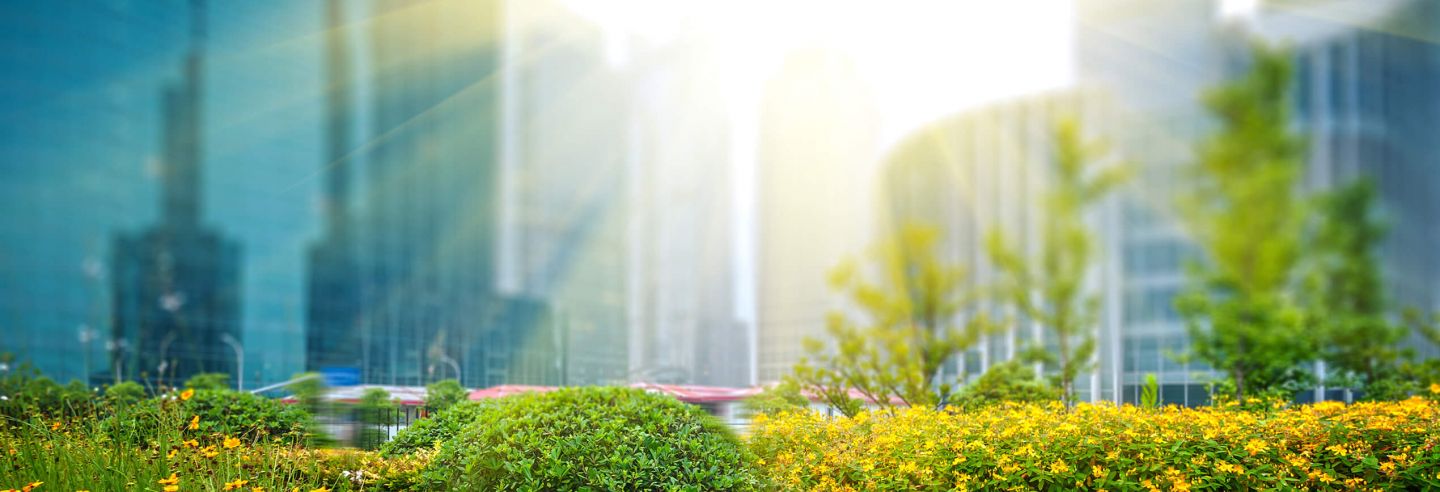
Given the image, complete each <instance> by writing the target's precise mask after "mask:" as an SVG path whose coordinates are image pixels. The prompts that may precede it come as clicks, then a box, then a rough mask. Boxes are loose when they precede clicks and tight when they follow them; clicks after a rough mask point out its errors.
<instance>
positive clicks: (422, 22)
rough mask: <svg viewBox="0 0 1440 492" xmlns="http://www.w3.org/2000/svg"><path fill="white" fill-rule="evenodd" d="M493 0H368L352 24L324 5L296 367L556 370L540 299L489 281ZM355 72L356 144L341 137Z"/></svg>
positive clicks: (494, 149)
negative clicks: (302, 340) (311, 243)
mask: <svg viewBox="0 0 1440 492" xmlns="http://www.w3.org/2000/svg"><path fill="white" fill-rule="evenodd" d="M502 3H503V2H501V1H499V0H490V1H481V2H461V1H454V0H444V1H434V2H426V3H422V4H415V3H411V2H398V1H380V2H376V3H375V4H374V10H373V11H372V12H370V13H369V18H368V19H367V21H366V22H364V23H358V24H357V23H351V22H349V21H348V20H347V19H348V18H349V16H348V15H347V14H346V13H345V12H343V11H342V10H341V9H340V8H341V7H342V6H343V5H345V4H342V3H338V2H336V3H332V4H329V5H327V9H328V12H327V14H328V16H327V17H328V22H330V24H331V26H330V27H331V28H332V29H331V30H330V31H329V32H327V43H326V45H327V50H326V57H327V63H326V66H327V72H328V73H327V76H328V77H329V84H328V85H329V86H328V87H327V100H328V112H327V114H328V117H327V118H326V120H327V123H326V127H327V128H326V134H327V137H326V138H327V144H328V145H327V155H326V156H325V158H326V161H325V162H324V163H323V164H322V166H323V167H322V172H323V174H324V175H325V178H324V182H325V187H324V189H325V200H324V203H325V211H326V222H327V224H326V225H327V227H326V235H325V237H323V238H322V239H321V240H320V241H319V242H318V243H317V244H316V245H315V247H314V248H313V249H312V251H311V257H310V273H311V278H310V288H309V296H310V306H311V311H310V313H309V314H308V315H307V318H308V319H309V321H310V323H309V326H308V330H310V331H309V333H308V334H307V342H308V345H307V348H306V366H307V368H308V369H310V370H318V369H321V368H325V367H358V368H359V369H360V372H361V380H362V381H363V382H365V383H369V384H392V385H418V384H423V383H425V382H429V381H433V380H437V379H445V378H457V379H460V380H461V381H463V382H464V383H465V384H471V385H477V384H498V383H500V382H528V383H533V384H542V383H554V382H557V381H560V380H561V378H562V376H561V375H562V372H563V357H562V356H561V355H560V354H561V353H563V350H564V347H563V346H562V345H563V339H564V330H562V329H560V328H561V327H557V326H556V323H555V320H556V317H555V316H553V315H552V311H551V308H550V307H549V306H548V305H547V304H546V303H545V302H544V301H543V300H542V299H536V298H530V297H526V296H523V295H502V294H501V293H499V292H498V291H497V289H496V286H495V272H496V268H495V263H496V243H497V240H496V236H497V221H498V210H499V202H500V200H499V198H498V196H499V191H498V180H499V160H498V157H499V148H500V132H499V128H500V126H499V122H500V118H499V110H500V89H499V88H500V78H499V76H498V73H499V69H500V64H501V61H502V60H501V52H500V46H501V44H502V37H503V25H502V24H503V22H502V16H503V10H502V8H501V6H502ZM349 25H362V26H365V29H364V30H363V31H361V32H357V33H356V34H357V37H360V38H362V39H364V40H365V43H364V44H363V45H362V46H363V47H364V48H365V49H364V52H365V53H366V54H367V56H368V60H367V63H364V64H363V66H365V67H367V72H366V73H364V74H359V75H357V74H355V72H354V71H353V70H352V69H351V68H350V67H351V66H354V64H355V63H356V60H354V59H352V57H351V55H350V52H349V50H348V49H347V44H348V43H347V41H348V38H349V37H350V36H351V34H350V32H351V31H350V28H349V27H347V26H349ZM358 77H366V78H368V79H369V83H368V85H366V87H368V93H367V94H365V95H364V96H365V97H366V99H368V102H369V104H368V105H367V106H364V110H365V111H366V114H367V115H368V120H369V122H370V128H369V131H368V134H366V136H365V142H366V143H365V144H364V145H363V146H357V145H354V144H353V143H351V139H350V132H352V131H354V126H355V125H356V122H355V121H352V118H355V115H356V114H357V113H358V111H355V110H352V107H355V108H359V107H360V106H352V104H355V103H356V102H357V100H358V99H359V97H357V96H358V94H356V93H355V91H353V90H352V87H356V86H359V85H361V84H360V83H359V81H358ZM361 163H363V168H364V172H363V173H362V172H359V170H360V168H361V166H360V165H359V164H361ZM362 176H363V181H362V180H360V179H359V178H361V177H362Z"/></svg>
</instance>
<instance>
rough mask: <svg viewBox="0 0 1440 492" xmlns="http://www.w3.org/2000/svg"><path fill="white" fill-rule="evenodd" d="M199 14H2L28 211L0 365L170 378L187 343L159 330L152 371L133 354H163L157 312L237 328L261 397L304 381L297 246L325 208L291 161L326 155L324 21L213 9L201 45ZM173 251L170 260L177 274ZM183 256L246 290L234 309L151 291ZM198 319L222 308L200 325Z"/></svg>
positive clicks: (28, 8) (12, 139)
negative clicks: (320, 138)
mask: <svg viewBox="0 0 1440 492" xmlns="http://www.w3.org/2000/svg"><path fill="white" fill-rule="evenodd" d="M190 7H191V4H190V3H188V2H183V3H179V4H174V5H163V6H162V5H150V4H143V3H136V2H117V1H92V2H65V3H51V2H39V3H26V2H21V3H13V4H7V5H6V6H5V7H4V9H3V10H4V12H3V13H4V15H0V23H3V24H4V28H3V29H0V31H3V34H0V46H3V47H4V49H3V50H0V60H3V61H0V65H3V73H4V75H3V77H0V84H4V85H5V89H6V90H4V91H3V92H4V94H3V95H0V97H3V98H5V107H6V108H7V110H6V111H5V112H4V114H3V116H0V118H3V124H0V142H3V143H0V149H3V150H0V153H3V155H4V157H3V158H0V161H3V164H0V166H3V172H4V175H5V179H4V180H3V181H0V187H3V188H4V193H0V195H3V196H0V201H3V204H4V205H3V207H4V209H5V210H6V211H7V212H10V211H17V213H7V214H5V217H4V218H3V219H0V220H3V221H4V222H3V223H0V235H4V236H5V240H4V241H0V242H3V245H0V258H3V260H0V306H3V307H0V311H3V312H4V314H3V315H0V318H3V319H4V320H5V321H3V322H0V324H3V326H0V333H3V336H0V352H12V353H14V354H16V355H18V356H19V359H20V360H21V361H23V360H30V361H32V362H34V363H35V364H36V365H37V366H38V367H39V368H40V369H41V370H42V371H43V372H44V373H45V374H46V375H48V376H50V377H52V378H55V379H57V380H61V381H65V380H68V379H87V377H88V379H91V380H92V381H94V382H96V383H100V382H107V383H108V382H111V381H113V379H114V377H115V374H114V373H115V369H116V365H115V364H113V363H112V362H113V361H112V360H111V354H112V353H115V352H119V353H121V354H122V358H121V359H120V360H119V361H120V362H121V364H120V366H121V367H119V369H120V370H121V372H123V373H125V374H127V375H132V376H138V375H139V374H140V373H141V372H144V373H146V376H147V377H148V378H152V379H153V378H155V377H157V376H158V374H157V373H158V369H159V367H160V361H159V359H160V354H159V351H160V342H161V341H164V339H165V338H166V334H167V333H169V332H171V331H176V330H168V329H165V328H164V327H163V326H162V327H159V328H157V329H159V330H163V331H166V333H161V334H159V335H157V337H158V338H157V339H154V340H151V342H149V343H148V346H149V349H148V350H150V353H148V354H143V357H146V358H148V360H147V361H144V362H142V361H140V360H138V359H135V357H139V356H140V355H137V352H136V351H137V350H141V347H142V346H143V345H146V344H145V343H143V342H142V341H141V339H140V338H139V331H140V330H150V328H146V327H144V326H143V325H144V324H145V323H150V322H148V321H147V322H140V321H139V320H140V313H141V312H142V311H146V310H152V309H156V308H158V309H160V310H162V311H163V312H164V313H171V314H173V315H174V316H172V317H173V318H177V319H178V318H181V317H182V316H181V315H182V314H185V316H183V317H184V318H186V319H190V318H192V317H199V318H204V319H206V321H204V322H203V323H204V324H210V323H214V324H225V325H228V328H227V329H226V331H227V333H229V334H231V336H232V337H233V338H234V339H235V341H236V342H239V343H238V344H237V345H239V346H241V348H242V350H243V351H244V353H245V359H246V360H247V362H249V363H248V364H245V376H244V378H245V380H246V386H247V387H253V386H255V385H257V383H260V382H266V381H277V380H280V379H283V378H285V377H288V376H289V375H290V374H292V373H294V372H296V371H298V370H300V369H301V367H302V366H301V363H300V361H301V358H300V355H301V352H300V347H301V345H300V340H299V339H298V336H299V334H300V333H301V330H302V328H303V314H304V309H303V307H302V306H303V296H301V295H299V294H300V288H301V287H302V286H303V283H302V279H303V274H302V272H301V270H300V269H299V267H300V266H301V265H302V263H301V260H300V258H299V257H298V256H295V255H294V251H295V248H296V247H297V246H298V245H299V244H301V241H302V240H303V238H304V237H305V236H306V235H307V234H309V228H310V227H311V225H310V224H311V220H309V219H308V216H309V214H307V213H306V212H307V211H308V209H309V207H310V206H311V203H310V201H311V199H312V195H311V191H310V189H309V187H308V186H307V184H306V183H305V181H304V180H303V179H302V177H301V176H298V175H297V174H296V173H295V168H294V166H295V165H297V164H298V163H302V162H307V161H308V160H309V158H308V154H309V153H310V152H311V151H312V145H313V144H311V143H310V142H309V140H310V136H311V135H312V134H313V133H314V132H313V130H310V127H311V124H310V122H309V121H308V120H310V119H313V118H314V117H315V115H316V113H315V110H316V109H318V107H317V105H315V104H313V103H312V100H311V99H310V98H311V96H313V94H314V93H315V92H316V91H318V89H319V84H318V82H317V79H316V78H315V77H313V76H312V75H311V74H309V73H308V72H309V71H310V70H311V69H310V68H309V67H311V66H313V63H312V62H311V61H310V60H309V59H308V57H310V56H312V55H313V54H315V53H314V52H313V51H311V49H310V47H309V44H308V43H307V42H306V41H305V38H303V37H302V36H299V33H303V32H308V31H310V30H313V29H314V25H312V24H311V22H313V21H314V17H315V15H314V14H318V13H319V12H318V10H317V11H316V12H313V13H312V12H310V11H309V7H308V6H307V5H305V4H299V3H294V2H288V1H257V2H244V3H234V2H207V3H206V4H205V5H204V7H205V9H206V11H208V13H209V15H207V16H206V17H208V18H209V19H208V20H209V22H208V23H207V28H206V33H205V34H206V36H205V42H204V43H203V45H202V46H200V47H199V49H198V50H197V49H192V43H191V42H190V40H191V38H192V36H191V35H192V33H191V26H192V25H193V24H192V22H191V19H190V17H191V10H190ZM282 40H283V42H277V41H282ZM260 47H266V49H261V48H260ZM197 57H198V58H203V60H204V63H198V64H195V66H196V70H195V72H196V73H194V74H193V76H192V75H187V74H186V71H187V68H186V67H187V65H188V64H189V62H187V58H197ZM316 75H318V73H317V74H316ZM187 79H190V80H194V81H196V84H195V86H194V87H191V86H190V84H188V83H187V82H186V80H187ZM281 87H285V88H301V89H300V90H290V91H280V90H278V88H281ZM312 88H313V89H312ZM167 91H169V92H170V93H172V94H174V96H173V97H172V98H171V99H170V102H168V103H167V102H166V96H165V94H166V93H167ZM281 94H283V95H284V96H283V97H281ZM167 107H168V108H169V109H166V108H167ZM192 108H193V109H192ZM200 108H203V110H199V111H195V110H196V109H200ZM167 142H168V143H167ZM177 168H189V169H191V170H194V171H198V173H196V174H194V175H193V176H189V177H186V176H185V173H183V172H181V169H177ZM167 171H173V172H167ZM167 183H173V184H174V185H173V186H168V187H167ZM167 193H168V195H167ZM167 196H169V198H168V199H167V198H166V197H167ZM167 201H168V202H170V203H174V204H175V206H170V205H166V204H165V203H166V202H167ZM191 201H193V202H194V203H192V204H188V205H187V204H185V202H191ZM182 209H186V210H188V211H185V210H182ZM27 210H28V211H30V212H28V213H27V212H25V211H27ZM167 210H168V211H167ZM167 215H168V216H170V217H172V218H173V219H176V220H178V222H175V223H181V222H183V223H187V224H192V225H193V226H194V227H192V229H193V230H194V231H195V232H197V233H198V234H193V235H190V236H189V237H190V238H192V239H196V240H197V241H199V242H202V243H203V242H207V241H208V242H209V243H210V244H211V245H212V246H214V248H213V249H214V251H213V253H212V252H207V253H201V254H199V255H194V254H191V253H193V252H195V251H197V249H199V248H194V247H191V246H185V247H181V246H180V243H182V242H186V241H187V240H181V239H179V236H177V235H175V234H170V235H169V238H168V239H164V240H158V241H157V240H155V239H156V238H157V237H158V236H160V235H164V234H162V233H160V232H158V231H162V230H164V229H166V226H165V224H166V223H167V221H171V219H167V218H166V217H167ZM191 216H193V217H191ZM171 229H173V228H171ZM201 231H205V232H201ZM202 238H209V239H202ZM192 243H193V242H192ZM161 244H169V245H171V246H173V247H172V248H170V249H172V251H171V254H170V255H169V259H168V260H167V259H165V255H161V254H158V246H159V245H161ZM182 249H183V250H186V251H189V252H190V253H183V254H182V251H181V250H182ZM237 252H243V254H237ZM182 256H184V257H185V258H181V257H182ZM200 256H206V257H211V258H214V260H199V259H196V258H199V257H200ZM223 257H229V258H230V259H228V260H220V259H218V258H223ZM145 258H148V260H145ZM166 262H169V263H170V264H171V265H172V267H174V266H182V264H183V265H187V266H185V269H187V270H190V272H191V273H185V274H182V276H185V277H187V278H189V279H190V280H186V281H184V283H187V284H189V285H192V286H195V285H200V284H205V285H206V286H205V287H204V288H205V289H206V290H209V289H212V288H213V289H214V290H216V291H217V292H218V291H219V290H232V291H236V292H232V294H233V299H234V300H235V305H234V306H226V307H223V308H222V307H201V305H200V303H201V302H205V301H202V299H206V298H209V299H215V300H219V299H221V298H225V297H228V296H230V295H231V294H225V295H217V296H211V295H210V294H205V293H201V292H199V291H197V290H195V289H186V290H187V292H177V291H166V292H161V291H160V290H156V289H158V285H159V284H157V283H156V282H152V281H147V280H144V279H143V278H142V277H144V276H146V275H147V272H148V273H154V272H158V271H160V270H161V269H162V263H166ZM145 263H149V265H144V264H145ZM202 266H203V267H204V268H200V267H202ZM211 267H214V268H211ZM197 270H209V272H208V273H195V272H196V271H197ZM221 270H233V273H232V272H225V273H221ZM177 271H178V270H177ZM151 277H152V279H153V278H158V277H155V276H154V275H151ZM202 277H204V279H202ZM174 278H178V277H174ZM231 278H233V279H235V280H236V282H234V283H231V282H230V281H229V280H223V279H231ZM212 280H213V281H214V282H211V281H212ZM225 284H229V285H225ZM237 290H238V291H237ZM175 294H181V295H175ZM182 298H183V299H182ZM166 301H168V303H167V302H166ZM117 302H119V303H118V304H117ZM228 302H229V301H225V302H221V303H222V304H226V303H228ZM167 305H168V306H171V307H175V308H176V309H175V310H174V311H167V310H165V307H166V306H167ZM192 309H194V310H201V311H204V312H205V313H208V314H204V315H201V314H199V311H195V312H192V313H189V314H186V313H185V312H184V311H187V310H192ZM162 314H163V313H162ZM167 316H168V314H167ZM151 319H152V320H158V319H159V318H158V317H151ZM116 322H121V323H124V326H121V325H117V324H116ZM135 323H141V324H135ZM186 324H187V326H190V327H192V328H193V327H195V326H196V325H199V324H202V323H201V322H198V321H197V322H188V321H187V322H186ZM155 326H159V325H155ZM117 329H119V331H120V333H118V334H119V335H122V336H119V337H117V336H115V335H117V333H116V330H117ZM132 335H133V336H134V338H131V337H130V336H132ZM202 338H207V339H208V340H207V341H204V342H200V346H197V350H204V351H206V352H205V353H206V354H210V355H201V356H200V357H201V358H210V359H214V358H218V359H214V360H217V361H224V362H225V363H223V364H212V366H213V367H206V369H219V370H224V371H225V372H231V373H234V372H236V371H237V370H238V364H235V363H233V361H231V360H232V359H233V358H234V357H235V350H234V349H233V348H232V347H230V346H229V345H226V344H224V342H220V341H218V340H214V339H212V338H211V337H208V336H206V337H202ZM179 339H180V335H179V334H176V335H175V336H174V337H172V339H171V340H170V342H169V344H168V345H167V346H166V347H165V348H166V352H167V353H166V354H165V356H166V358H167V359H168V358H171V357H170V356H172V355H174V356H179V355H181V354H183V353H185V352H188V350H187V349H186V348H184V347H183V346H184V345H186V343H185V342H181V341H179ZM107 347H109V348H110V350H107ZM216 347H218V348H216ZM212 356H213V357H212ZM180 363H181V362H176V363H175V364H180ZM175 364H168V365H167V368H166V369H167V370H166V372H167V373H169V372H171V371H170V370H169V369H170V367H169V366H173V365H175ZM220 366H224V367H220ZM176 375H177V376H178V374H176ZM238 376H239V374H233V375H232V379H231V380H232V383H233V382H238V379H240V378H239V377H238Z"/></svg>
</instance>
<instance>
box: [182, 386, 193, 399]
mask: <svg viewBox="0 0 1440 492" xmlns="http://www.w3.org/2000/svg"><path fill="white" fill-rule="evenodd" d="M192 396H195V390H193V389H189V388H186V389H185V391H181V392H180V401H185V400H189V399H190V397H192Z"/></svg>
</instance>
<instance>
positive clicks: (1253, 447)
mask: <svg viewBox="0 0 1440 492" xmlns="http://www.w3.org/2000/svg"><path fill="white" fill-rule="evenodd" d="M1267 449H1270V445H1269V444H1266V443H1265V441H1261V440H1259V439H1251V440H1250V442H1247V443H1245V450H1246V451H1249V452H1250V456H1255V455H1257V454H1260V453H1263V452H1265V450H1267Z"/></svg>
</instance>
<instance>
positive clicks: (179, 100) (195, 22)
mask: <svg viewBox="0 0 1440 492" xmlns="http://www.w3.org/2000/svg"><path fill="white" fill-rule="evenodd" d="M190 9H191V19H190V29H191V38H190V52H189V54H187V55H186V57H185V61H184V68H183V70H182V71H181V72H182V74H183V75H182V79H181V80H180V81H178V82H177V83H175V84H174V85H172V86H170V87H168V88H166V90H165V93H164V97H163V98H162V108H163V109H162V111H161V114H162V115H163V118H164V123H165V124H164V130H163V133H162V139H163V144H162V148H163V154H162V157H161V162H160V174H161V193H160V197H161V200H160V211H161V218H160V221H159V223H158V224H156V225H155V226H153V227H151V228H149V229H147V230H145V231H144V232H141V233H139V234H135V235H129V234H121V235H119V236H118V237H116V239H115V243H114V246H113V250H112V251H113V253H114V257H113V259H112V262H113V263H112V264H113V268H112V270H111V272H112V277H111V281H112V289H113V290H112V292H113V295H114V301H113V304H112V306H113V315H112V316H113V317H112V329H113V336H112V339H113V340H114V341H115V343H113V344H112V351H111V359H112V363H113V364H114V366H115V373H116V374H117V378H123V379H127V380H136V379H143V380H146V381H148V382H153V383H155V384H159V385H171V386H173V385H176V384H177V383H179V382H183V381H184V380H185V379H187V378H189V377H190V376H193V375H195V374H199V373H204V372H224V373H230V374H239V373H240V364H241V363H242V362H241V361H240V360H239V359H238V358H239V357H240V354H239V352H238V350H239V349H238V347H239V344H240V341H239V339H240V336H241V326H242V325H241V323H240V321H241V318H240V305H241V291H240V271H239V270H240V248H239V245H238V244H236V243H235V242H234V240H232V239H229V238H227V237H225V236H224V235H222V234H221V233H219V232H217V231H215V230H213V229H211V228H209V227H207V226H205V225H204V224H203V223H202V214H201V212H202V205H203V203H204V194H203V193H202V190H203V187H202V186H201V182H202V181H201V173H202V171H203V167H202V155H203V151H202V149H203V148H204V140H203V138H202V135H203V132H202V130H203V113H202V111H201V108H202V101H203V99H202V98H203V94H204V90H203V87H204V77H203V73H204V69H205V67H204V55H203V53H204V40H205V10H204V4H203V3H202V2H199V1H196V2H192V3H191V5H190ZM147 374H148V377H147Z"/></svg>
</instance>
